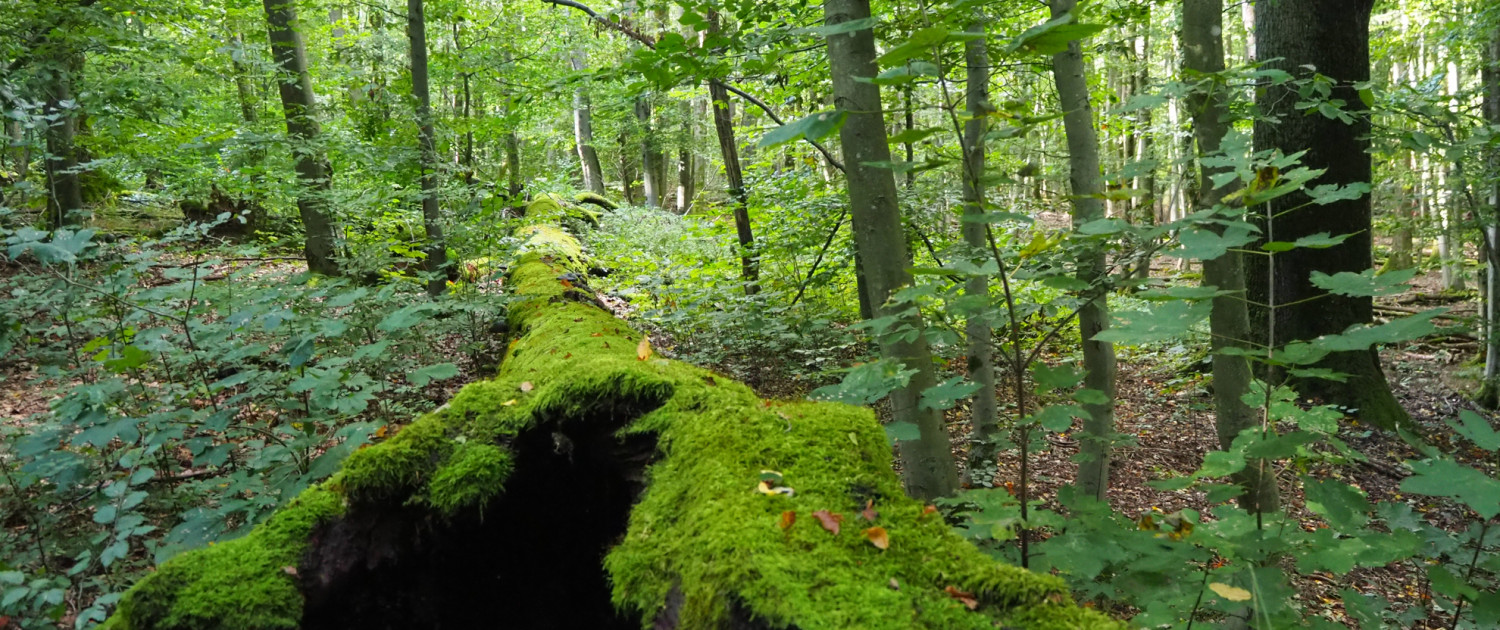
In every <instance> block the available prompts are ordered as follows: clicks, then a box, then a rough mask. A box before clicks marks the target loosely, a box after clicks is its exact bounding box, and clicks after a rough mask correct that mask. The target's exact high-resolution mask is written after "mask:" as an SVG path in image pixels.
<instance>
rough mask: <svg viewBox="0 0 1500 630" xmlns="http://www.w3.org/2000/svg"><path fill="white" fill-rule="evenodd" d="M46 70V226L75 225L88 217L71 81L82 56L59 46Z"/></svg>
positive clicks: (81, 61)
mask: <svg viewBox="0 0 1500 630" xmlns="http://www.w3.org/2000/svg"><path fill="white" fill-rule="evenodd" d="M58 50H59V52H58V53H57V58H56V59H54V60H53V61H54V63H53V64H52V65H51V67H49V68H48V69H47V73H48V81H47V86H46V90H47V102H46V105H45V108H44V110H43V112H44V113H45V114H46V115H48V116H55V117H56V118H55V119H54V120H53V121H52V122H51V123H49V124H48V125H47V132H46V139H47V159H46V161H45V165H46V168H47V222H46V223H47V227H49V228H54V229H55V228H60V227H67V226H72V225H78V224H79V223H82V222H83V220H84V219H86V218H87V216H86V214H85V212H84V209H83V182H82V180H81V178H80V177H79V173H78V146H77V142H76V136H77V135H78V109H77V107H78V105H77V101H76V99H75V96H74V95H73V80H74V78H75V77H77V76H78V75H80V74H82V69H83V55H81V54H78V53H74V52H72V51H71V50H68V49H67V47H66V46H61V45H59V46H58Z"/></svg>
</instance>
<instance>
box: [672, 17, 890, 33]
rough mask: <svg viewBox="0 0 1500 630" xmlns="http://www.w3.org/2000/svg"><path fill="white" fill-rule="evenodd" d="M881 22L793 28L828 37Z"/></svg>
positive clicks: (870, 20) (867, 20) (871, 20)
mask: <svg viewBox="0 0 1500 630" xmlns="http://www.w3.org/2000/svg"><path fill="white" fill-rule="evenodd" d="M700 19H701V18H700ZM684 24H685V22H684ZM879 24H880V18H877V17H867V18H860V19H858V20H849V21H847V22H839V23H838V24H830V25H828V26H814V27H810V28H799V29H796V30H793V31H792V33H793V34H796V35H816V36H818V37H827V36H829V35H843V34H844V33H853V32H855V31H863V30H868V29H872V28H875V27H876V26H878V25H879Z"/></svg>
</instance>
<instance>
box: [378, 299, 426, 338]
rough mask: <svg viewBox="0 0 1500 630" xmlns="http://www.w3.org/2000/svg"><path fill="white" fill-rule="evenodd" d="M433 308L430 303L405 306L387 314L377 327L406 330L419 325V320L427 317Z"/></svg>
mask: <svg viewBox="0 0 1500 630" xmlns="http://www.w3.org/2000/svg"><path fill="white" fill-rule="evenodd" d="M430 309H431V306H430V305H428V304H412V305H410V306H403V307H401V308H399V309H396V310H395V311H393V312H392V313H391V314H390V315H386V316H385V319H382V320H380V323H379V324H376V325H375V327H376V328H378V329H380V330H381V331H383V332H396V331H398V330H406V329H407V328H411V327H412V326H415V325H417V323H418V322H421V321H422V320H425V319H427V313H428V311H429V310H430Z"/></svg>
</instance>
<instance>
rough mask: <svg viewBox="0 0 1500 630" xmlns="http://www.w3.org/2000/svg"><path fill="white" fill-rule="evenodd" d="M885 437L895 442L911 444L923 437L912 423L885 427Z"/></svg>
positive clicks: (894, 423)
mask: <svg viewBox="0 0 1500 630" xmlns="http://www.w3.org/2000/svg"><path fill="white" fill-rule="evenodd" d="M885 435H886V437H888V438H890V439H891V441H893V442H911V441H915V440H918V439H920V438H921V437H922V431H921V430H920V429H918V428H917V425H916V424H915V423H911V422H892V423H890V424H887V425H885Z"/></svg>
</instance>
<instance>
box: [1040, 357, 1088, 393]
mask: <svg viewBox="0 0 1500 630" xmlns="http://www.w3.org/2000/svg"><path fill="white" fill-rule="evenodd" d="M1086 375H1087V373H1086V372H1084V371H1083V370H1080V369H1078V368H1076V367H1074V366H1072V365H1068V364H1063V365H1059V366H1057V367H1051V366H1049V365H1047V364H1045V363H1037V364H1035V365H1032V366H1031V378H1032V380H1034V381H1036V389H1037V393H1039V394H1040V393H1044V392H1046V391H1047V390H1052V389H1071V388H1074V387H1077V386H1078V384H1079V383H1082V382H1083V378H1084V376H1086Z"/></svg>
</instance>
